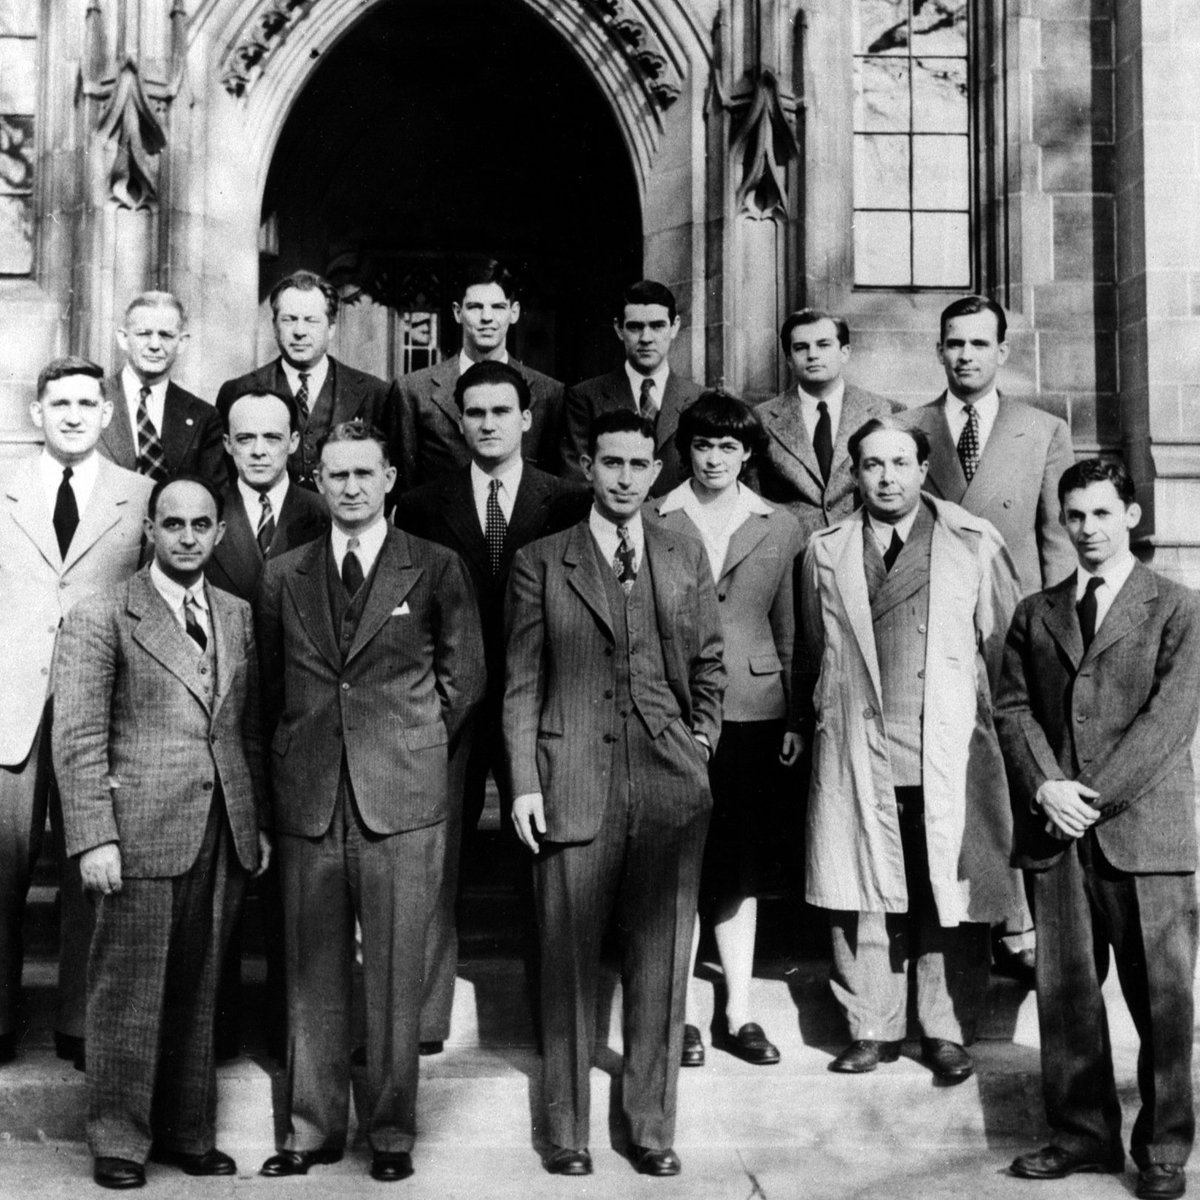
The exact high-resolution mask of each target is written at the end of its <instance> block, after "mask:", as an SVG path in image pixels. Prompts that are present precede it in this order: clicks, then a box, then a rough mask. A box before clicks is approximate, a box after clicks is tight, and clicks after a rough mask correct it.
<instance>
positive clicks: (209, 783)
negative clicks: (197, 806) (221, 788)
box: [201, 779, 212, 792]
mask: <svg viewBox="0 0 1200 1200" xmlns="http://www.w3.org/2000/svg"><path fill="white" fill-rule="evenodd" d="M201 787H203V788H204V790H205V791H206V792H211V791H212V780H211V779H206V780H205V781H204V783H203V784H201Z"/></svg>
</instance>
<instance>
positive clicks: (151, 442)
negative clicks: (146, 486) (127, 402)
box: [137, 387, 167, 480]
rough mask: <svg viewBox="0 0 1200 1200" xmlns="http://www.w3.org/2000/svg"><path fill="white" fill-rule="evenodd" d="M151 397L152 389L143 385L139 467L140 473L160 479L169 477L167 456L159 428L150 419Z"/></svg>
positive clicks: (138, 415) (138, 434) (139, 393)
mask: <svg viewBox="0 0 1200 1200" xmlns="http://www.w3.org/2000/svg"><path fill="white" fill-rule="evenodd" d="M149 399H150V389H149V388H148V387H143V388H142V390H141V391H140V392H138V407H137V439H138V454H137V469H138V473H139V474H141V475H146V476H148V477H149V478H150V479H154V480H159V479H165V478H166V477H167V458H166V455H165V454H164V453H163V446H162V442H161V441H160V440H159V437H158V430H157V429H155V428H154V422H153V421H152V420H150V406H149V405H148V404H147V401H148V400H149Z"/></svg>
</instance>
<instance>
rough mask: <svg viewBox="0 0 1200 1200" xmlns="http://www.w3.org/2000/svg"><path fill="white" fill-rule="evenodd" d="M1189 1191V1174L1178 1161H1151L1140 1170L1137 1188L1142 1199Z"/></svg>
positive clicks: (1146, 1199)
mask: <svg viewBox="0 0 1200 1200" xmlns="http://www.w3.org/2000/svg"><path fill="white" fill-rule="evenodd" d="M1185 1191H1187V1176H1186V1175H1185V1174H1184V1170H1183V1167H1182V1166H1181V1165H1180V1164H1178V1163H1150V1164H1148V1165H1147V1166H1144V1167H1142V1169H1141V1170H1140V1171H1138V1181H1137V1190H1136V1192H1135V1193H1134V1194H1135V1195H1137V1196H1140V1197H1142V1200H1159V1198H1160V1197H1164V1196H1165V1197H1170V1196H1182V1195H1183V1193H1184V1192H1185Z"/></svg>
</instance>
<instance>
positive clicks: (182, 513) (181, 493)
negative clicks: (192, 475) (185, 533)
mask: <svg viewBox="0 0 1200 1200" xmlns="http://www.w3.org/2000/svg"><path fill="white" fill-rule="evenodd" d="M167 517H179V518H182V519H183V520H187V521H195V520H197V519H198V518H200V517H211V518H212V519H213V520H214V521H215V520H216V519H217V504H216V501H215V500H214V499H213V498H212V495H211V494H210V493H209V491H208V489H207V488H206V487H202V486H201V485H200V484H198V483H192V482H191V481H190V480H188V479H181V480H179V482H178V483H169V484H167V486H166V487H165V488H163V490H162V491H161V492H159V494H158V502H157V504H156V505H155V520H156V521H163V520H165V519H166V518H167Z"/></svg>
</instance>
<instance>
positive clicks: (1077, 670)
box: [996, 565, 1200, 873]
mask: <svg viewBox="0 0 1200 1200" xmlns="http://www.w3.org/2000/svg"><path fill="white" fill-rule="evenodd" d="M1198 717H1200V596H1198V595H1197V594H1196V593H1195V592H1194V591H1192V590H1191V589H1190V588H1186V587H1182V586H1181V585H1179V584H1177V583H1172V582H1171V581H1170V580H1168V579H1164V578H1163V577H1162V576H1161V575H1158V574H1156V573H1155V572H1153V571H1150V570H1148V569H1147V568H1145V567H1143V566H1141V565H1138V566H1136V567H1134V569H1133V574H1132V575H1130V577H1129V579H1128V580H1127V581H1126V583H1125V585H1124V587H1122V588H1121V590H1120V591H1119V592H1118V593H1117V595H1116V597H1115V598H1114V600H1113V603H1112V607H1111V608H1110V609H1109V610H1108V614H1107V615H1106V616H1105V618H1104V620H1103V622H1101V625H1100V628H1099V629H1097V630H1096V636H1095V638H1094V639H1093V641H1092V644H1091V645H1090V646H1089V647H1088V650H1087V653H1086V654H1085V653H1084V652H1083V641H1082V638H1081V635H1080V632H1079V618H1078V617H1077V615H1076V613H1075V575H1074V573H1072V574H1071V575H1070V576H1068V577H1067V578H1066V579H1064V580H1063V581H1062V582H1061V583H1059V584H1057V585H1056V586H1054V587H1052V588H1048V589H1047V590H1046V591H1043V592H1038V593H1037V594H1036V595H1033V596H1029V597H1027V598H1026V599H1024V600H1022V601H1021V603H1020V604H1019V605H1018V607H1017V611H1016V614H1015V615H1014V617H1013V622H1012V626H1011V628H1010V629H1009V634H1008V640H1007V642H1006V644H1005V648H1004V668H1003V671H1002V674H1001V679H1000V686H999V689H998V692H997V696H996V729H997V732H998V733H999V735H1000V745H1001V748H1002V749H1003V751H1004V758H1005V761H1006V763H1007V765H1008V772H1009V777H1010V785H1011V793H1012V801H1013V815H1014V830H1013V832H1014V840H1015V848H1014V861H1015V863H1016V865H1018V866H1021V867H1027V868H1031V869H1033V870H1041V869H1045V868H1046V867H1049V866H1051V865H1052V864H1053V863H1054V862H1055V861H1057V859H1058V857H1059V855H1060V854H1061V853H1062V852H1063V850H1064V849H1065V848H1066V847H1067V846H1068V845H1070V843H1069V842H1066V841H1061V840H1059V839H1057V838H1054V837H1052V836H1051V835H1049V834H1047V833H1046V832H1045V825H1046V817H1045V815H1044V813H1042V811H1041V809H1040V808H1039V807H1038V806H1037V804H1036V800H1035V797H1036V795H1037V790H1038V788H1039V787H1040V786H1041V785H1042V783H1044V782H1045V781H1046V780H1048V779H1076V780H1078V781H1079V782H1080V783H1083V784H1086V785H1087V786H1088V787H1090V788H1094V789H1095V790H1096V791H1097V792H1099V793H1100V795H1099V797H1098V799H1096V800H1095V801H1093V803H1094V804H1095V805H1097V806H1098V807H1099V809H1100V819H1099V820H1098V821H1097V822H1096V824H1095V825H1094V826H1093V828H1094V830H1095V837H1096V840H1097V842H1098V843H1099V845H1100V848H1101V849H1102V850H1103V851H1104V855H1105V857H1106V858H1107V859H1108V860H1109V862H1111V863H1112V865H1113V866H1114V867H1116V868H1118V870H1121V871H1129V872H1133V873H1142V872H1160V871H1192V870H1195V867H1196V824H1195V801H1196V792H1195V785H1194V780H1193V775H1192V754H1191V748H1192V740H1193V738H1194V737H1195V734H1196V723H1197V719H1198Z"/></svg>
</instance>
